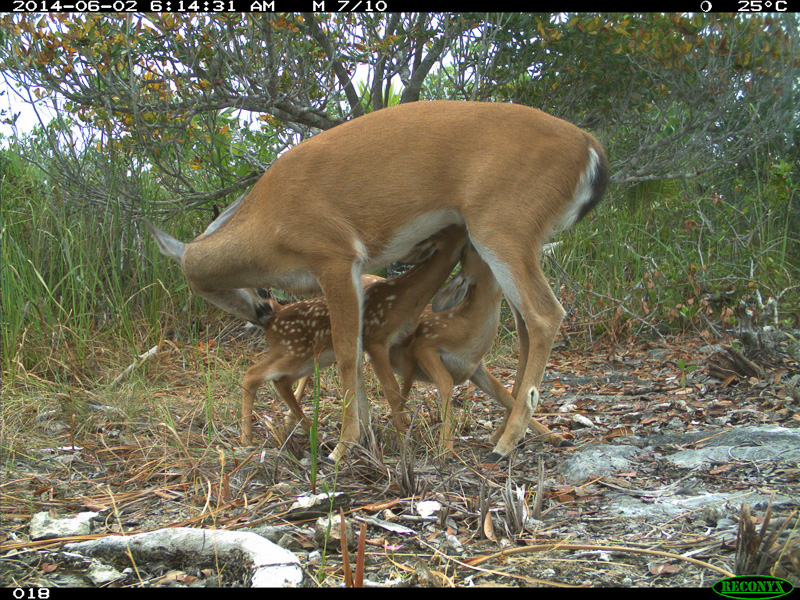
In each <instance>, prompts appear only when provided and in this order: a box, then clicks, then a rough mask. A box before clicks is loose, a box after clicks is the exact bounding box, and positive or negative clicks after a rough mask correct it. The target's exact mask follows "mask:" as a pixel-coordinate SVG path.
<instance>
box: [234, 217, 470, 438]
mask: <svg viewBox="0 0 800 600" xmlns="http://www.w3.org/2000/svg"><path fill="white" fill-rule="evenodd" d="M466 240H467V236H466V232H465V231H464V228H463V227H461V226H458V225H451V226H449V227H447V228H446V229H444V230H443V231H441V232H439V233H438V234H436V235H434V236H433V237H432V238H431V240H430V242H431V245H430V246H429V247H427V248H423V249H422V255H421V256H419V257H417V258H415V259H414V262H419V261H422V260H424V262H421V264H417V265H416V266H414V267H413V268H412V269H411V270H409V271H407V272H405V273H403V274H402V275H398V276H397V277H394V278H392V279H382V278H378V279H379V280H377V281H373V282H372V283H371V284H369V285H367V286H365V292H364V325H363V329H364V331H363V348H364V351H365V352H366V353H367V355H368V356H369V361H370V364H372V368H373V369H374V370H375V374H376V375H377V376H378V380H379V381H380V383H381V387H382V388H383V393H384V395H385V396H386V400H387V401H388V402H389V405H390V406H391V408H392V418H393V419H394V423H395V427H396V428H397V429H398V431H404V430H405V429H406V427H407V418H406V414H405V411H404V402H403V398H402V396H401V394H400V387H399V386H398V385H397V380H396V379H395V377H394V374H393V373H392V367H391V364H390V361H389V351H390V348H391V347H392V346H393V345H394V344H396V343H397V341H398V340H403V339H407V338H408V337H409V336H410V335H411V333H412V332H413V331H414V330H415V328H416V327H417V322H418V321H419V316H420V314H421V313H422V310H423V309H424V308H425V305H426V304H427V303H428V302H429V301H430V299H431V298H433V295H434V294H435V293H436V291H437V290H438V289H439V287H440V286H441V285H442V283H443V282H444V281H445V280H446V279H447V277H448V276H449V275H450V273H451V272H452V270H453V268H455V266H456V263H458V259H459V257H460V256H461V252H462V249H463V247H464V244H465V243H466ZM362 283H363V279H362ZM261 315H262V316H261V320H260V324H261V326H262V327H263V328H264V332H265V334H266V336H267V341H268V342H269V351H268V352H267V356H266V357H265V358H264V359H263V360H262V361H261V362H259V363H258V364H256V365H255V366H253V367H251V368H250V369H248V371H247V373H245V376H244V383H243V388H244V395H243V399H242V443H243V444H244V445H249V444H252V443H253V435H252V414H253V402H254V401H255V397H256V391H257V390H258V388H259V387H260V386H261V385H262V384H263V383H264V382H267V381H272V382H273V383H274V384H275V389H276V390H277V391H278V395H279V396H280V397H281V399H282V400H283V401H284V403H286V405H287V406H288V407H289V410H290V413H291V417H290V418H289V419H287V425H288V426H291V425H292V424H293V423H294V422H296V421H297V420H300V421H301V422H302V424H303V427H304V428H305V429H306V430H308V429H309V428H310V425H311V424H310V422H309V421H308V419H307V418H306V417H305V415H304V414H303V411H302V409H301V408H300V404H299V400H300V397H301V396H302V394H303V388H304V387H305V378H307V377H308V376H309V375H310V374H312V373H313V372H314V362H315V361H316V362H317V364H318V365H319V368H320V369H324V368H326V367H328V366H330V365H331V364H333V362H334V360H335V353H334V350H333V340H332V338H331V321H330V314H329V312H328V306H327V304H326V303H325V298H323V297H320V298H312V299H310V300H301V301H299V302H293V303H291V304H287V305H285V306H280V305H279V304H277V303H276V302H274V301H271V300H265V301H264V302H263V304H262V307H261ZM301 378H302V381H300V383H299V385H298V387H297V392H296V393H293V392H292V384H293V383H294V382H295V381H297V380H299V379H301Z"/></svg>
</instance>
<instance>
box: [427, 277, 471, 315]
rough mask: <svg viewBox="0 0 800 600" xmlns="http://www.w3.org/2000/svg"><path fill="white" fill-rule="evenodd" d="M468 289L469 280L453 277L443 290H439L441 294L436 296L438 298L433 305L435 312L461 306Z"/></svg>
mask: <svg viewBox="0 0 800 600" xmlns="http://www.w3.org/2000/svg"><path fill="white" fill-rule="evenodd" d="M468 288H469V282H467V280H466V279H464V278H463V277H462V276H461V275H456V276H455V277H453V278H452V279H451V280H450V281H449V282H448V283H446V284H445V285H444V287H442V289H441V290H439V293H438V294H436V297H435V298H434V299H433V303H432V305H431V308H433V312H442V311H445V310H450V309H451V308H453V307H454V306H457V305H458V304H461V302H462V301H463V300H464V298H465V297H466V295H467V289H468Z"/></svg>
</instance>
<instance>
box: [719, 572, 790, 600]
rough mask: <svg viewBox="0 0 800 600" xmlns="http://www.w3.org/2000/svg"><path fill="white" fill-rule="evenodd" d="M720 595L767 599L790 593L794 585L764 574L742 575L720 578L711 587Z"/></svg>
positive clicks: (749, 599)
mask: <svg viewBox="0 0 800 600" xmlns="http://www.w3.org/2000/svg"><path fill="white" fill-rule="evenodd" d="M711 589H713V590H714V591H715V592H717V593H718V594H719V595H720V596H725V597H726V598H737V599H744V600H751V599H756V600H767V599H768V598H780V597H781V596H785V595H786V594H788V593H790V592H791V591H792V590H793V589H794V586H793V585H792V584H791V583H789V582H788V581H786V580H785V579H779V578H777V577H768V576H766V575H742V576H741V577H728V578H726V579H720V580H719V581H718V582H717V583H715V584H714V585H713V586H712V588H711Z"/></svg>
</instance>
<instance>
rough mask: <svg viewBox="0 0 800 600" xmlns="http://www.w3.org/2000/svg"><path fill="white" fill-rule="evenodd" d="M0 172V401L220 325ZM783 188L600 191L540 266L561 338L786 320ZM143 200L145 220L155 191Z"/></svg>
mask: <svg viewBox="0 0 800 600" xmlns="http://www.w3.org/2000/svg"><path fill="white" fill-rule="evenodd" d="M1 158H2V177H1V178H0V194H1V197H2V215H1V216H0V219H2V220H1V221H0V260H2V271H0V273H2V350H1V353H2V354H1V356H0V360H1V361H2V365H1V366H2V372H3V383H4V389H8V386H9V385H10V386H13V385H14V384H15V382H17V381H23V380H25V377H26V375H27V374H30V375H32V376H35V377H36V378H38V379H39V380H46V381H52V382H54V383H61V384H66V385H87V383H88V382H89V380H91V381H94V382H102V381H104V380H105V381H107V380H108V378H109V377H111V376H113V374H114V373H116V372H118V367H119V365H120V364H123V365H126V364H129V362H130V358H131V357H133V356H135V355H138V354H140V353H141V352H143V351H144V350H146V349H147V348H149V347H151V346H152V345H153V344H154V343H156V342H157V341H159V340H160V339H161V338H162V337H163V336H164V334H165V332H166V330H168V329H174V330H177V331H182V332H184V333H185V335H191V331H192V325H193V324H194V322H195V321H200V322H205V321H206V320H208V319H209V318H215V317H216V316H217V315H219V314H220V313H218V312H217V311H216V310H215V309H211V308H210V307H209V306H208V305H207V304H206V303H204V302H203V301H202V300H200V299H197V298H193V297H192V295H191V294H190V293H189V291H188V289H187V286H186V283H185V281H184V279H183V277H182V275H181V273H180V270H179V269H178V268H177V266H176V265H174V264H171V263H170V261H169V260H168V259H166V258H164V257H162V256H161V255H160V254H159V253H158V250H157V248H156V246H155V244H154V243H153V242H152V240H151V239H150V238H149V235H147V234H146V233H144V232H143V231H142V229H141V228H140V224H139V222H138V221H137V218H136V217H135V216H134V215H132V214H131V213H130V211H129V210H128V209H126V208H123V207H124V206H125V205H124V204H123V203H122V202H115V201H114V199H113V197H111V198H110V199H109V201H108V202H107V203H106V204H105V205H103V206H98V205H96V204H86V203H82V202H81V201H80V200H74V199H66V198H64V197H63V196H62V194H61V193H60V192H61V190H59V189H54V187H53V185H52V184H51V183H50V182H49V181H48V179H47V177H46V176H45V175H44V174H43V172H42V171H40V170H39V169H37V168H36V167H34V166H32V165H31V164H30V163H28V162H26V161H25V160H23V159H22V158H21V157H20V156H19V154H16V153H14V152H11V151H4V152H3V153H2V157H1ZM109 177H110V179H112V180H115V179H116V178H121V177H123V175H121V174H118V173H115V174H113V175H112V176H109ZM739 177H742V176H741V175H739ZM792 177H793V175H792V170H791V168H790V167H788V166H786V165H782V163H780V161H776V162H775V164H774V165H772V166H771V167H770V168H760V169H759V171H758V174H757V176H753V175H749V176H748V177H747V178H744V179H743V180H742V181H738V180H735V179H731V180H730V182H729V185H727V187H726V190H727V192H725V193H723V194H719V193H717V192H716V191H715V189H716V188H714V187H707V188H705V189H704V188H703V185H706V186H709V183H708V182H709V181H712V183H713V182H714V180H707V181H702V182H701V181H698V182H690V183H687V184H685V185H681V186H679V185H677V184H669V185H667V184H661V185H660V186H654V185H652V184H651V185H650V186H643V187H640V188H638V189H636V190H633V191H630V190H628V191H626V192H624V193H623V192H620V191H619V190H614V189H613V188H612V190H610V192H609V194H608V197H607V198H605V199H604V201H603V202H602V203H601V204H600V205H599V207H598V209H597V210H596V212H595V213H593V214H592V215H590V216H589V217H587V219H586V220H585V221H584V222H582V223H580V224H579V225H578V226H577V227H576V228H575V229H574V230H572V231H571V232H568V233H566V234H563V235H562V236H560V237H559V238H558V241H561V242H562V244H561V245H560V246H559V247H558V249H557V251H556V253H555V255H554V257H553V258H552V259H546V260H545V263H544V264H545V267H546V268H547V270H548V275H549V277H550V280H551V282H552V283H553V284H554V285H553V287H554V288H555V289H556V292H557V295H558V296H559V297H560V299H561V301H562V303H563V304H564V305H565V307H566V308H567V309H568V313H569V318H568V322H567V325H568V326H569V327H571V328H572V329H573V330H574V331H579V332H585V333H586V334H588V335H590V336H592V337H595V336H603V335H608V336H611V337H612V338H618V337H620V336H625V335H631V334H644V335H648V336H659V335H663V334H665V333H674V332H685V331H689V330H696V331H703V330H710V331H711V332H712V333H721V332H723V331H724V330H725V328H726V327H729V326H730V324H731V319H732V317H731V312H730V309H731V307H733V306H735V304H736V302H737V301H738V300H739V299H742V298H745V299H746V298H747V297H748V296H749V295H751V294H753V293H754V291H755V290H759V291H761V293H762V294H763V295H764V296H767V295H773V296H778V295H781V294H782V295H783V301H782V303H781V308H782V309H783V308H785V309H786V310H787V311H788V312H785V313H784V314H783V316H785V317H789V316H795V317H796V316H797V315H796V314H795V315H791V314H790V313H791V310H794V311H795V313H796V311H797V308H796V307H797V305H798V303H797V298H798V289H797V288H796V287H794V288H793V287H792V286H796V285H797V280H798V277H797V273H798V264H800V260H799V259H798V247H800V241H799V240H798V235H797V231H798V224H797V221H796V219H797V217H796V215H794V214H793V213H792V207H793V206H796V205H797V203H798V200H797V194H798V186H797V182H796V181H795V180H793V179H792ZM155 187H156V186H155V185H154V184H153V185H152V186H150V188H151V189H155ZM142 190H143V195H144V196H145V198H144V199H143V205H142V206H141V207H139V208H140V209H143V212H144V213H145V214H147V213H148V211H149V208H148V206H147V197H149V195H150V194H154V193H155V192H148V185H143V186H142ZM207 221H208V215H207V213H194V214H193V215H182V218H180V219H175V220H172V221H170V222H169V223H168V224H167V225H166V227H168V228H169V229H170V231H171V233H173V235H175V236H176V237H178V238H180V239H190V238H191V237H192V236H193V234H194V233H196V232H198V231H201V230H202V229H203V228H205V226H206V225H207ZM792 307H794V308H792Z"/></svg>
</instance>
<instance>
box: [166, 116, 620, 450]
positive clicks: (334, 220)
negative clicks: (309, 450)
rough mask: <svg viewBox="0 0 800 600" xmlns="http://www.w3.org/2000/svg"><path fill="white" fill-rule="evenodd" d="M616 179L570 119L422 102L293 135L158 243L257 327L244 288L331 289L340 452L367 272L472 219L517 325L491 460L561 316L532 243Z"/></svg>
mask: <svg viewBox="0 0 800 600" xmlns="http://www.w3.org/2000/svg"><path fill="white" fill-rule="evenodd" d="M607 183H608V162H607V160H606V157H605V154H604V152H603V148H602V146H601V145H600V143H599V142H598V141H597V140H596V139H595V138H594V137H592V136H591V135H590V134H588V133H586V132H584V131H582V130H580V129H578V128H577V127H575V126H574V125H571V124H569V123H567V122H565V121H562V120H560V119H557V118H555V117H552V116H550V115H547V114H545V113H543V112H541V111H538V110H536V109H533V108H528V107H525V106H520V105H513V104H499V103H496V104H495V103H474V102H450V101H435V102H415V103H410V104H402V105H400V106H395V107H391V108H385V109H382V110H378V111H375V112H373V113H370V114H367V115H365V116H363V117H359V118H357V119H353V120H352V121H349V122H347V123H344V124H342V125H339V126H337V127H334V128H333V129H329V130H327V131H325V132H323V133H320V134H319V135H316V136H314V137H313V138H310V139H309V140H306V141H304V142H303V143H301V144H298V145H297V146H296V147H294V148H292V149H291V150H290V151H288V152H286V153H285V154H284V155H283V156H281V157H280V158H279V159H278V160H277V161H275V163H274V164H273V165H272V167H270V169H269V170H268V171H267V172H266V173H265V174H264V176H263V177H262V178H261V179H260V180H259V181H258V182H257V183H256V185H255V186H254V187H253V189H252V190H251V191H250V193H249V194H248V195H247V197H246V198H244V200H241V201H238V202H237V203H235V204H234V205H232V206H231V207H229V208H228V209H227V210H226V211H224V212H223V213H222V214H221V215H220V217H219V218H218V219H217V221H215V223H213V224H212V225H211V226H210V227H209V228H208V230H206V232H205V233H203V234H202V235H200V236H199V237H198V238H196V239H195V240H194V241H193V242H191V243H189V244H186V245H185V246H184V245H183V244H182V243H180V242H178V241H177V240H174V239H173V238H170V237H169V236H166V235H165V234H161V233H158V232H156V237H157V238H158V239H159V246H160V247H161V249H162V252H164V253H165V254H168V255H170V256H173V257H176V258H178V260H179V261H180V263H181V267H182V269H183V272H184V274H185V275H186V278H187V280H188V281H189V284H190V285H191V287H192V289H193V290H194V291H195V292H196V293H197V294H199V295H200V296H202V297H204V298H206V299H207V300H209V301H210V302H212V303H214V304H216V305H217V306H219V307H221V308H223V309H224V310H227V311H229V312H231V313H234V314H236V315H239V316H241V317H244V318H245V319H247V320H249V321H254V322H257V321H258V314H257V310H258V303H257V302H255V301H254V299H253V297H252V295H251V294H249V293H248V292H247V291H246V290H244V289H241V288H259V287H277V288H281V289H284V290H287V291H290V292H300V293H303V292H310V291H313V290H315V289H322V292H323V294H324V295H325V300H326V302H327V304H328V308H329V310H330V318H331V335H332V339H333V347H334V352H335V354H336V359H337V362H338V363H339V369H340V371H341V377H342V397H343V402H344V403H345V412H344V417H343V420H342V435H341V442H340V444H339V445H337V447H336V449H335V450H334V452H333V453H332V455H331V458H333V459H338V458H340V457H341V456H342V455H343V454H344V453H345V452H346V448H347V445H348V444H353V443H358V442H359V441H360V439H361V435H362V432H363V430H364V428H365V427H369V404H368V402H367V398H366V393H365V390H364V381H363V373H362V370H363V368H362V367H363V365H362V351H361V330H362V312H363V311H362V296H363V293H362V290H361V284H360V280H359V277H360V275H361V274H362V273H364V272H366V271H370V270H374V269H377V268H379V267H382V266H385V265H387V264H388V263H390V262H392V261H394V260H398V259H400V258H401V257H403V256H405V255H406V254H407V253H408V252H409V250H410V249H411V248H412V247H413V246H414V245H415V244H416V243H417V242H419V241H421V240H423V239H425V238H427V237H428V236H430V235H431V234H433V233H434V232H436V231H438V230H440V229H442V228H444V227H445V226H447V225H450V224H461V225H465V226H466V229H467V231H468V234H469V238H470V241H471V242H472V244H473V245H474V246H475V248H476V250H477V251H478V253H479V254H480V255H481V257H482V258H483V260H484V261H486V263H487V264H488V265H489V267H490V268H491V270H492V273H493V274H494V276H495V278H496V279H497V281H498V282H499V284H500V287H501V288H502V290H503V293H504V294H505V296H506V299H507V300H508V303H509V304H510V306H511V307H512V310H513V312H514V317H515V320H516V323H517V331H518V335H519V345H520V350H519V365H518V368H517V376H516V380H515V382H514V389H513V392H512V394H513V396H514V398H515V400H514V405H513V407H512V409H511V412H510V414H509V417H508V422H507V425H506V427H505V430H504V432H503V434H502V435H501V436H500V438H499V439H498V440H497V443H496V444H495V447H494V450H493V451H492V453H491V454H490V455H489V457H488V460H490V461H497V460H499V459H500V458H502V457H503V456H505V455H507V454H509V453H510V452H511V451H512V450H513V449H514V447H515V446H516V444H517V442H519V441H520V439H521V438H522V437H523V435H524V434H525V430H526V428H527V426H528V422H529V420H530V418H531V415H532V414H533V410H534V408H535V407H536V405H537V403H538V398H539V385H540V383H541V380H542V376H543V374H544V368H545V363H546V362H547V358H548V356H549V354H550V348H551V346H552V343H553V340H554V339H555V336H556V334H557V331H558V327H559V325H560V323H561V319H562V318H563V316H564V310H563V309H562V308H561V305H560V304H559V303H558V301H557V300H556V298H555V296H554V295H553V293H552V291H551V290H550V287H549V286H548V285H547V281H546V280H545V277H544V274H543V273H542V270H541V267H540V265H539V258H538V252H539V249H540V247H541V245H542V243H543V242H544V241H545V239H546V238H547V236H548V234H549V233H550V232H551V231H552V230H554V229H556V228H559V227H561V228H563V227H567V226H571V225H573V224H575V223H576V222H578V221H579V220H580V219H581V218H582V217H583V216H584V215H585V214H586V213H587V212H588V211H589V210H590V209H591V208H592V207H593V206H594V205H595V204H596V203H597V202H598V201H599V200H600V197H601V196H602V194H603V192H604V191H605V188H606V185H607Z"/></svg>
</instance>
